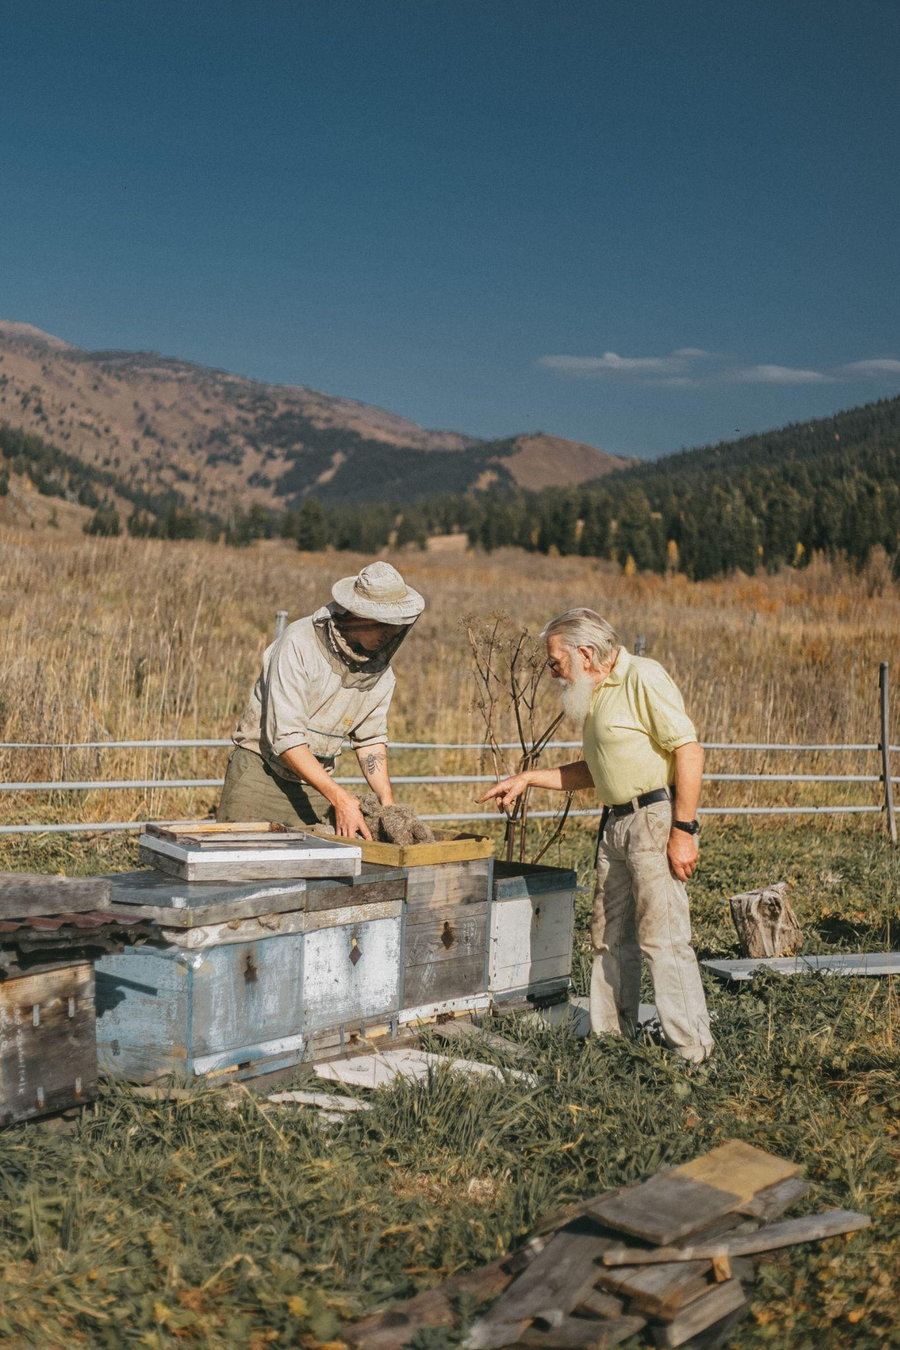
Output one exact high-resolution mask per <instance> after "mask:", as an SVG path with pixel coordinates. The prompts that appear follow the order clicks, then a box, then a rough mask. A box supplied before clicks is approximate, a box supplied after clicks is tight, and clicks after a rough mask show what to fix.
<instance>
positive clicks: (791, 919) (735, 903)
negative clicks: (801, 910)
mask: <svg viewBox="0 0 900 1350" xmlns="http://www.w3.org/2000/svg"><path fill="white" fill-rule="evenodd" d="M786 891H787V882H786V881H780V882H779V883H778V884H777V885H776V886H767V887H765V889H764V890H761V891H747V892H745V893H744V894H743V895H733V896H732V897H731V901H730V904H731V917H732V919H733V920H734V926H735V929H736V930H737V935H738V941H739V942H740V944H741V954H742V955H743V956H754V957H760V956H793V954H794V952H797V951H799V950H800V948H801V947H802V946H803V930H802V929H801V927H800V925H799V924H798V922H797V916H796V914H795V913H794V911H793V908H792V906H791V902H790V900H788V898H787V896H786V894H785V892H786Z"/></svg>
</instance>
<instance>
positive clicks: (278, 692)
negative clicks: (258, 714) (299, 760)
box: [261, 638, 309, 755]
mask: <svg viewBox="0 0 900 1350" xmlns="http://www.w3.org/2000/svg"><path fill="white" fill-rule="evenodd" d="M261 692H262V714H263V715H262V725H263V731H264V732H265V738H266V740H267V741H268V743H269V745H270V746H271V748H272V753H273V754H274V755H283V754H284V752H285V750H293V749H294V747H295V746H297V745H306V744H307V743H308V741H307V721H308V718H307V710H308V704H309V690H308V679H307V674H306V671H305V669H304V666H303V657H302V654H301V651H300V648H299V647H298V646H297V645H296V644H295V643H293V642H290V641H286V640H285V639H284V638H282V639H281V641H280V642H278V643H277V644H276V646H275V649H274V651H273V652H272V656H271V658H270V661H269V666H268V669H267V671H266V672H265V674H264V676H263V680H262V691H261Z"/></svg>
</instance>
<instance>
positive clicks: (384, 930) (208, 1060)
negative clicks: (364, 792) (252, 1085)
mask: <svg viewBox="0 0 900 1350" xmlns="http://www.w3.org/2000/svg"><path fill="white" fill-rule="evenodd" d="M110 880H111V881H112V885H113V903H114V907H115V906H116V905H117V904H127V905H131V906H137V908H138V909H139V910H140V911H141V912H142V913H145V914H146V915H147V916H148V917H152V918H154V919H156V921H157V922H158V924H159V925H160V935H161V942H160V944H158V945H154V946H149V945H148V946H144V947H141V948H135V949H132V950H130V951H126V952H124V953H122V954H121V955H116V956H110V957H104V958H103V959H101V960H100V961H98V963H97V1010H98V1022H97V1039H98V1045H99V1050H100V1060H101V1063H102V1064H103V1065H104V1066H106V1067H108V1068H109V1069H111V1070H112V1071H113V1072H114V1073H117V1074H120V1075H121V1076H123V1077H126V1078H129V1079H132V1080H135V1081H139V1082H146V1081H149V1080H151V1079H153V1078H156V1077H159V1076H162V1075H164V1074H168V1073H173V1072H174V1073H178V1074H189V1073H196V1074H205V1073H212V1072H215V1071H221V1070H230V1071H234V1072H237V1073H238V1075H239V1076H241V1075H247V1076H249V1075H252V1074H259V1073H266V1072H271V1071H273V1070H275V1069H278V1068H285V1067H289V1066H290V1065H291V1064H294V1063H297V1062H298V1061H299V1060H301V1059H302V1058H303V1057H304V1055H305V1054H306V1053H307V1052H308V1051H309V1050H310V1049H311V1048H312V1046H313V1043H314V1042H316V1041H317V1040H321V1038H322V1033H328V1036H326V1038H325V1039H326V1040H329V1039H330V1041H331V1042H334V1043H337V1044H340V1043H342V1042H343V1041H344V1040H345V1038H346V1037H352V1036H356V1035H358V1034H359V1033H360V1031H361V1030H362V1031H366V1029H367V1028H368V1027H369V1024H371V1023H372V1022H373V1021H374V1022H376V1023H378V1024H379V1027H381V1026H385V1025H387V1026H389V1025H390V1024H391V1023H392V1022H393V1024H394V1025H396V1021H397V1016H398V1013H399V1007H400V970H401V961H400V949H401V927H402V901H403V894H404V874H403V872H402V871H398V870H396V869H391V868H385V867H371V866H365V867H364V869H363V872H362V873H360V874H359V875H358V876H355V877H346V878H341V879H336V878H329V879H327V880H325V879H319V880H299V879H296V880H293V881H284V882H283V883H281V884H276V883H272V882H268V883H265V882H263V883H256V884H249V883H245V884H243V885H236V886H224V885H217V884H213V883H209V882H181V883H179V882H174V881H172V880H171V879H169V878H167V877H164V876H161V875H160V874H158V873H156V874H155V873H142V872H138V873H125V874H123V875H122V876H119V877H112V878H110Z"/></svg>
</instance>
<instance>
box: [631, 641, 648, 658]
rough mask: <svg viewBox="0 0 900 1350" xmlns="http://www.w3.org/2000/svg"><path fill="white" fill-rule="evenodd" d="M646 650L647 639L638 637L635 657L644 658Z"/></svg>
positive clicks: (635, 642)
mask: <svg viewBox="0 0 900 1350" xmlns="http://www.w3.org/2000/svg"><path fill="white" fill-rule="evenodd" d="M646 650H647V639H646V638H645V637H636V638H635V639H634V654H635V656H643V655H644V652H645V651H646Z"/></svg>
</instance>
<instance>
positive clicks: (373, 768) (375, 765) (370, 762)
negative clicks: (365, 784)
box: [363, 746, 387, 773]
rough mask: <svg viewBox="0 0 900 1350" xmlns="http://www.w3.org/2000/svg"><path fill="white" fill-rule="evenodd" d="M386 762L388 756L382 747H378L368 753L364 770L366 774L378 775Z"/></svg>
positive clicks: (364, 762) (364, 761)
mask: <svg viewBox="0 0 900 1350" xmlns="http://www.w3.org/2000/svg"><path fill="white" fill-rule="evenodd" d="M386 761H387V754H386V753H385V751H384V750H383V749H382V747H381V746H376V747H375V748H374V749H373V750H369V751H368V752H367V754H366V757H365V759H364V760H363V768H364V769H365V771H366V773H377V771H378V770H379V769H380V768H381V767H382V766H383V765H384V764H385V762H386Z"/></svg>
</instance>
